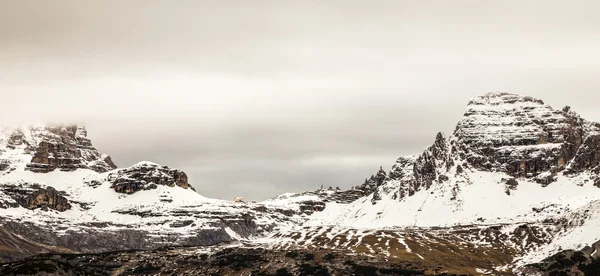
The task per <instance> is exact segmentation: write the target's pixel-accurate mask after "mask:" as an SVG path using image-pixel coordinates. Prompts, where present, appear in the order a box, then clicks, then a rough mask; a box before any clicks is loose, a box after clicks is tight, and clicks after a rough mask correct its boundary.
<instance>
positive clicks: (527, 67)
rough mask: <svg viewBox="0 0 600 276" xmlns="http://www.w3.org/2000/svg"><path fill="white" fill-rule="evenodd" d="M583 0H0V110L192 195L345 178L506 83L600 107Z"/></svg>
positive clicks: (583, 108)
mask: <svg viewBox="0 0 600 276" xmlns="http://www.w3.org/2000/svg"><path fill="white" fill-rule="evenodd" d="M599 5H600V4H599V3H598V2H597V1H569V2H565V1H533V0H532V1H494V2H492V1H475V0H474V1H466V0H465V1H427V0H425V1H377V2H373V1H354V0H351V1H325V2H324V1H260V0H259V1H217V2H215V1H210V2H209V1H185V0H184V1H177V2H176V3H175V2H173V1H158V0H149V1H116V0H108V1H95V0H91V1H77V0H57V1H31V0H5V1H1V2H0V101H1V102H0V107H1V108H0V123H2V124H15V123H24V122H37V121H49V122H76V123H83V124H86V125H87V126H88V130H89V134H90V136H91V138H92V139H93V141H94V144H95V145H96V146H97V147H98V148H99V149H100V150H101V151H103V152H106V153H109V154H111V155H112V156H113V157H114V159H115V162H117V163H118V164H119V165H121V166H128V165H131V164H133V163H136V162H137V161H140V160H150V161H155V162H159V163H163V164H167V165H170V166H172V167H180V168H182V169H184V170H185V171H186V172H187V173H188V174H189V175H190V181H191V182H192V183H193V184H194V185H195V186H197V187H198V190H199V192H200V193H202V194H204V195H206V196H213V197H220V198H230V197H232V194H233V193H235V194H236V195H241V196H246V197H248V198H254V199H264V198H268V197H271V196H274V195H276V194H278V193H281V192H284V191H302V190H305V189H313V188H315V187H319V186H320V185H325V186H329V185H331V186H340V187H345V188H348V187H350V186H352V185H356V184H358V183H359V182H360V181H361V180H362V179H363V178H364V177H366V176H369V175H370V174H372V173H373V172H374V171H375V170H376V169H377V168H378V167H379V166H381V165H383V166H384V167H386V168H388V169H389V167H390V166H391V165H392V164H393V162H394V160H395V159H396V158H397V157H399V156H402V155H406V154H412V153H418V152H419V151H421V150H422V149H424V148H425V147H427V146H428V145H430V144H431V143H432V142H433V138H434V137H435V134H436V133H437V132H438V131H443V132H445V133H447V134H449V133H451V132H452V131H453V129H454V126H455V124H456V123H457V121H458V120H459V119H460V117H461V116H462V113H463V111H464V108H465V105H466V103H467V102H468V100H469V98H471V97H473V96H476V95H479V94H483V93H486V92H489V91H508V92H513V93H520V94H527V95H531V96H535V97H538V98H541V99H544V100H545V101H546V102H547V103H548V104H550V105H553V106H555V107H556V108H561V107H562V106H563V105H571V106H572V108H573V110H575V111H577V112H580V113H581V114H582V115H583V116H584V117H585V118H588V119H590V120H595V121H600V113H599V112H598V111H597V110H598V109H597V106H598V105H597V103H598V101H599V100H600V93H598V91H599V88H600V81H599V79H598V77H597V76H598V75H600V55H599V54H598V51H597V49H599V48H600V39H599V38H600V35H599V33H598V29H597V26H598V25H600V18H599V17H598V16H597V15H596V11H597V10H598V8H600V6H599Z"/></svg>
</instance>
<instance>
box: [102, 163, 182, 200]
mask: <svg viewBox="0 0 600 276" xmlns="http://www.w3.org/2000/svg"><path fill="white" fill-rule="evenodd" d="M107 180H108V181H109V182H110V183H111V184H112V185H111V188H113V189H114V190H115V192H117V193H125V194H133V193H135V192H138V191H142V190H150V189H156V187H157V185H164V186H170V187H175V186H178V187H181V188H184V189H192V190H193V188H192V187H191V186H190V184H189V183H188V177H187V175H186V174H185V173H184V172H183V171H180V170H177V169H170V168H169V167H167V166H160V165H158V164H155V163H151V162H141V163H138V164H136V165H134V166H132V167H130V168H126V169H121V170H118V171H115V172H112V173H110V174H109V175H108V177H107Z"/></svg>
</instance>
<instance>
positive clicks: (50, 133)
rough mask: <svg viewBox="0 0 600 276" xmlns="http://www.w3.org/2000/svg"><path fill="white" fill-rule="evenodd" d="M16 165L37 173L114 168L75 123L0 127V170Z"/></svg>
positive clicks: (83, 128) (82, 128)
mask: <svg viewBox="0 0 600 276" xmlns="http://www.w3.org/2000/svg"><path fill="white" fill-rule="evenodd" d="M20 165H25V168H24V169H26V170H29V171H32V172H37V173H47V172H51V171H54V170H56V169H58V170H61V171H73V170H76V169H90V170H93V171H96V172H106V171H110V170H112V169H115V168H116V165H115V164H114V163H113V161H112V159H111V158H110V156H108V155H106V154H102V153H100V152H99V151H98V150H97V149H96V148H95V147H94V146H93V145H92V142H91V141H90V139H88V138H87V130H86V129H85V127H83V126H79V125H43V124H36V125H30V126H19V127H4V128H2V130H1V132H0V171H11V170H15V169H18V168H19V166H20ZM19 169H21V168H19Z"/></svg>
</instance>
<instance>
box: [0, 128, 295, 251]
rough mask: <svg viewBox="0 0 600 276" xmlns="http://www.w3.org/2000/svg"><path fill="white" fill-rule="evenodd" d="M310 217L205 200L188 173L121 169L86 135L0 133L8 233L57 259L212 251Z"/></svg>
mask: <svg viewBox="0 0 600 276" xmlns="http://www.w3.org/2000/svg"><path fill="white" fill-rule="evenodd" d="M306 216H307V215H306V214H304V213H303V212H302V211H301V210H300V206H298V205H290V206H285V205H268V204H254V203H234V202H232V201H225V200H216V199H208V198H205V197H203V196H201V195H200V194H198V193H196V192H195V191H194V189H193V187H192V186H191V185H190V184H189V183H188V178H187V175H186V174H185V173H184V172H182V171H180V170H177V169H171V168H169V167H166V166H161V165H158V164H155V163H152V162H140V163H138V164H136V165H134V166H132V167H129V168H122V169H117V168H116V166H115V165H114V164H113V163H112V161H111V159H110V157H108V156H107V155H103V154H101V153H100V152H98V151H97V150H96V149H95V148H94V147H93V146H92V145H91V142H90V141H89V139H87V138H86V131H85V129H84V128H83V127H80V126H50V125H48V126H44V125H37V126H28V127H17V128H3V129H2V132H1V134H0V228H2V229H0V230H3V231H4V232H10V233H11V234H14V235H17V236H20V237H22V238H25V239H26V240H27V241H28V242H33V243H37V244H43V245H47V246H48V247H52V248H53V250H59V251H60V250H63V251H67V252H71V251H74V252H99V251H107V250H123V249H147V248H155V247H157V246H164V245H212V244H217V243H221V242H228V241H232V240H239V239H248V238H251V237H254V236H261V235H264V234H265V233H268V232H270V231H274V230H276V229H278V228H280V227H290V226H291V225H295V224H298V223H300V221H301V220H303V219H305V217H306ZM44 251H47V250H42V252H44ZM50 251H52V250H50Z"/></svg>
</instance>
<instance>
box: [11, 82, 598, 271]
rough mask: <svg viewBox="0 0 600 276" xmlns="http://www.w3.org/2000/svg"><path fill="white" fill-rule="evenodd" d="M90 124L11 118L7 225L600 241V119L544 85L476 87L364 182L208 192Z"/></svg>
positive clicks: (485, 258)
mask: <svg viewBox="0 0 600 276" xmlns="http://www.w3.org/2000/svg"><path fill="white" fill-rule="evenodd" d="M85 134H86V132H85V129H83V128H82V127H77V126H34V127H25V128H17V129H4V130H3V131H2V134H0V208H3V209H0V212H2V213H1V214H2V215H0V225H2V226H0V227H2V228H3V229H4V230H3V229H0V230H3V231H4V232H10V233H12V234H16V235H19V236H20V237H27V242H34V243H38V244H44V245H47V246H51V250H55V251H56V250H72V251H79V252H87V251H106V250H115V249H129V248H133V249H145V248H153V247H156V246H157V245H160V244H167V245H211V244H216V243H219V242H226V241H231V240H243V241H245V242H246V243H249V244H251V245H252V246H260V247H267V248H273V249H289V248H294V247H307V248H326V249H331V250H342V251H344V252H351V253H360V254H365V255H369V256H373V257H378V258H385V259H387V260H390V261H392V260H400V261H410V262H413V263H415V264H419V265H422V266H423V267H437V266H439V267H442V268H444V269H442V270H441V271H446V272H452V273H466V274H483V273H496V274H508V275H510V274H511V273H513V272H512V269H517V270H515V272H518V268H519V267H522V266H523V265H525V264H528V263H533V262H539V261H541V260H543V259H544V258H547V257H549V256H550V255H552V254H555V253H557V252H559V251H560V250H563V249H569V248H570V249H580V248H582V247H584V246H586V245H591V244H593V243H594V242H596V241H598V240H600V237H598V236H597V235H596V233H597V231H596V230H597V229H596V228H597V227H599V225H600V208H599V207H600V206H599V204H600V188H599V187H600V166H599V164H600V124H597V123H593V122H589V121H586V120H585V119H583V118H581V117H580V116H579V115H578V114H576V113H575V112H573V111H571V110H570V108H569V107H565V108H563V109H560V110H559V109H553V108H552V107H550V106H548V105H546V104H544V103H543V101H541V100H539V99H535V98H532V97H525V96H519V95H514V94H508V93H489V94H486V95H483V96H479V97H476V98H474V99H472V100H471V101H470V102H469V104H468V105H467V109H466V111H465V113H464V116H463V118H462V119H461V120H460V122H459V123H458V124H457V126H456V129H455V131H454V132H453V133H452V134H451V135H450V136H448V137H446V136H444V135H443V134H441V133H439V134H438V135H437V136H436V137H435V140H434V141H433V144H432V145H431V146H430V147H428V148H427V149H426V150H425V151H424V152H423V153H420V154H416V155H413V156H407V157H401V158H399V159H398V160H397V161H396V163H395V164H394V165H393V166H392V168H391V170H390V171H387V172H386V171H385V170H383V169H380V170H379V171H378V172H377V173H376V174H374V175H373V176H371V177H370V178H367V179H366V180H365V182H364V183H363V184H362V185H358V186H356V187H354V188H352V189H350V190H345V191H342V190H338V189H326V190H325V189H320V190H317V191H314V192H304V193H299V194H284V195H281V196H278V197H276V198H273V199H271V200H267V201H264V202H261V203H234V202H230V201H222V200H214V199H208V198H205V197H203V196H201V195H199V194H198V193H195V192H194V191H193V190H192V189H193V188H192V186H191V185H190V184H189V183H188V179H187V176H186V175H185V173H183V172H181V171H179V170H176V169H171V168H168V167H165V166H161V165H158V164H154V163H150V162H142V163H139V164H137V165H134V166H132V167H130V168H123V169H116V166H114V164H113V163H112V161H111V160H110V158H109V157H108V156H106V155H102V154H100V153H99V152H98V151H97V150H96V149H95V148H93V146H92V145H91V143H90V142H89V140H88V139H87V138H86V137H85V136H86V135H85ZM3 231H0V235H2V233H3ZM57 233H58V234H57ZM11 239H13V240H18V239H15V238H14V237H11ZM22 247H23V248H27V250H29V251H30V250H31V246H30V244H29V243H24V244H23V246H22ZM48 250H50V249H48ZM29 251H28V252H29ZM436 269H438V270H439V268H436ZM432 271H433V270H432ZM436 271H437V270H436Z"/></svg>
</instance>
